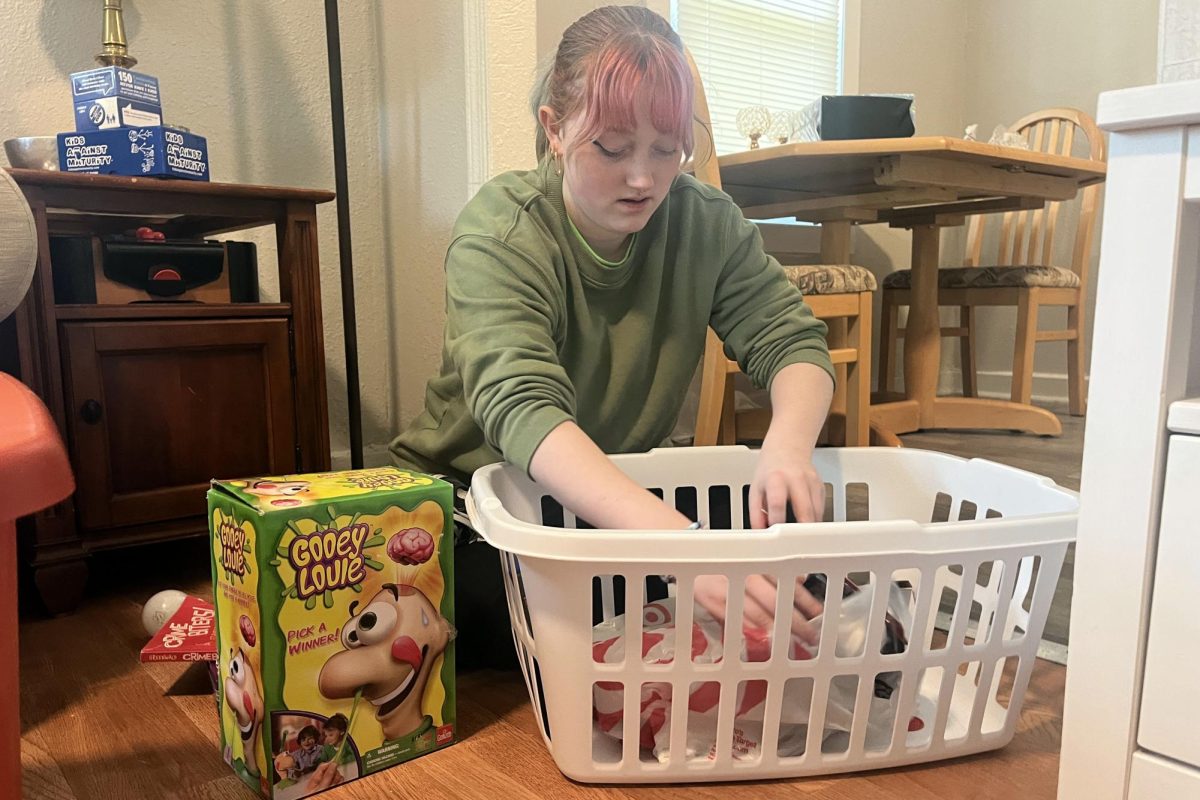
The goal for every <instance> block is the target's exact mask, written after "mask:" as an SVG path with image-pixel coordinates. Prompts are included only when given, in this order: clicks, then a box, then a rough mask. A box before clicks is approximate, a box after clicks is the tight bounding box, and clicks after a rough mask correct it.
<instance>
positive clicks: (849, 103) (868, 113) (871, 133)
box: [817, 95, 916, 140]
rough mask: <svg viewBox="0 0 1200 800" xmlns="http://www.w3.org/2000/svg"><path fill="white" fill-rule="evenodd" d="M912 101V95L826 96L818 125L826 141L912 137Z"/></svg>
mask: <svg viewBox="0 0 1200 800" xmlns="http://www.w3.org/2000/svg"><path fill="white" fill-rule="evenodd" d="M912 103H913V101H912V98H909V97H883V96H876V95H824V96H823V97H822V98H821V116H820V118H819V121H818V123H817V128H818V130H819V131H820V135H821V138H822V139H823V140H830V139H897V138H902V137H905V136H912V135H913V134H914V133H916V126H915V125H914V124H913V113H912Z"/></svg>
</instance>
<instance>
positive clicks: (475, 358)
mask: <svg viewBox="0 0 1200 800" xmlns="http://www.w3.org/2000/svg"><path fill="white" fill-rule="evenodd" d="M446 309H447V310H446V333H445V344H444V347H443V350H442V367H441V373H440V374H439V375H438V376H437V377H436V378H434V379H432V380H431V381H429V384H428V386H427V388H426V392H425V410H424V411H423V412H422V413H421V415H420V416H418V417H417V418H416V420H414V421H413V423H412V425H411V426H410V427H409V428H408V429H407V430H406V431H404V432H403V433H402V434H400V436H398V437H397V438H396V439H395V441H393V442H392V445H391V452H392V455H393V457H394V459H395V460H396V461H397V462H398V463H400V464H402V465H405V466H411V467H415V468H416V469H419V470H424V471H427V472H438V473H446V474H449V475H452V476H454V477H456V478H458V479H459V480H461V481H463V482H464V483H466V482H469V481H470V476H471V474H472V473H473V472H474V471H475V470H476V469H478V468H480V467H482V466H485V465H487V464H491V463H494V462H497V461H501V460H507V461H509V462H510V463H512V464H515V465H517V466H519V467H521V468H522V469H523V470H525V471H526V472H528V471H529V462H530V460H531V459H532V458H533V454H534V451H536V450H537V448H538V446H539V445H540V444H541V442H542V440H543V439H544V438H545V437H546V435H547V434H549V433H550V431H551V430H553V429H554V428H555V427H557V426H558V425H560V424H561V423H563V422H564V421H566V420H574V421H575V423H576V424H578V425H579V427H580V428H582V429H583V431H584V432H585V433H586V434H587V435H588V436H590V437H591V438H592V440H593V441H595V442H596V444H597V445H599V447H600V449H601V450H603V451H604V452H606V453H628V452H640V451H645V450H649V449H650V448H652V447H656V446H658V445H659V444H660V443H662V442H663V440H664V439H665V438H666V437H667V435H668V434H669V433H670V432H671V429H672V428H673V427H674V425H675V421H676V418H677V417H678V415H679V409H680V406H681V404H682V403H683V399H684V395H685V394H686V392H687V389H688V385H689V384H690V383H691V380H692V375H693V374H694V373H695V370H696V366H697V364H698V363H699V361H700V357H701V355H702V354H703V352H704V343H705V335H706V329H707V327H708V326H709V325H711V326H712V327H713V329H714V330H715V331H716V332H717V333H718V334H719V335H720V337H721V340H722V341H723V342H724V343H725V352H726V354H727V355H728V356H729V357H730V358H733V359H736V360H737V362H738V364H739V365H740V366H741V368H742V371H743V372H745V373H746V374H747V375H748V376H750V378H751V380H752V381H753V382H754V384H755V385H756V386H758V387H760V388H767V387H769V386H770V382H771V379H772V378H773V377H774V376H775V374H776V373H777V372H779V370H780V369H782V368H783V367H785V366H787V365H789V364H794V363H798V362H807V363H811V364H816V365H819V366H821V367H823V368H824V369H825V370H827V371H828V372H829V373H830V375H831V376H832V374H833V367H832V365H831V364H830V361H829V351H828V349H827V348H826V345H825V325H824V323H822V322H821V321H820V320H818V319H816V318H814V317H813V316H812V312H811V311H810V310H809V308H808V306H807V305H805V304H804V302H803V301H802V300H801V298H800V293H799V292H798V291H797V290H796V289H795V288H794V287H793V286H792V285H791V284H790V283H788V281H787V278H786V277H785V276H784V273H783V269H782V268H781V267H780V266H779V263H778V262H777V261H776V260H775V259H774V258H772V257H770V256H768V255H767V254H766V253H764V252H763V246H762V239H761V237H760V235H759V233H758V230H757V228H756V227H755V226H754V224H753V223H751V222H749V221H747V220H746V219H745V218H744V217H743V216H742V214H741V211H740V210H739V209H738V207H737V206H736V205H734V203H733V201H731V200H730V199H729V197H728V196H727V195H725V194H723V193H722V192H720V191H718V190H716V189H713V188H712V187H709V186H707V185H705V184H702V183H700V182H698V181H697V180H696V179H694V178H693V177H691V176H690V175H684V174H681V175H680V176H679V177H678V178H676V179H675V182H674V184H673V185H672V187H671V190H670V191H669V192H668V193H667V197H666V199H664V200H663V203H662V205H661V206H660V207H659V208H658V210H657V211H655V213H654V215H653V216H652V217H651V218H650V221H649V223H648V224H647V225H646V227H645V228H644V229H643V230H642V231H641V232H639V233H638V234H637V235H636V237H635V239H634V241H633V243H632V246H631V247H630V248H629V251H628V252H627V253H626V255H625V258H624V259H623V260H622V261H621V262H620V263H616V264H614V263H612V262H608V261H604V260H602V259H600V258H598V257H597V256H596V254H595V253H593V252H592V250H591V248H589V247H588V246H587V244H586V242H584V241H583V239H582V237H580V236H579V234H578V232H577V231H576V230H575V229H574V226H573V225H572V224H571V222H570V221H569V219H568V218H567V213H566V209H565V207H564V205H563V196H562V178H561V177H560V176H557V175H555V173H554V170H553V169H551V168H550V162H549V161H548V160H547V161H544V162H543V163H542V164H541V165H540V166H539V167H538V168H537V169H535V170H530V171H528V172H509V173H505V174H503V175H500V176H498V177H496V178H494V179H492V180H491V181H489V182H488V183H487V184H486V185H485V186H484V187H483V188H482V189H480V191H479V193H478V194H477V195H476V196H475V198H474V199H473V200H471V202H470V203H469V204H468V205H467V207H466V208H465V209H464V210H463V212H462V214H461V215H460V216H459V218H458V222H457V223H456V225H455V228H454V234H453V240H452V241H451V244H450V247H449V249H448V251H447V253H446Z"/></svg>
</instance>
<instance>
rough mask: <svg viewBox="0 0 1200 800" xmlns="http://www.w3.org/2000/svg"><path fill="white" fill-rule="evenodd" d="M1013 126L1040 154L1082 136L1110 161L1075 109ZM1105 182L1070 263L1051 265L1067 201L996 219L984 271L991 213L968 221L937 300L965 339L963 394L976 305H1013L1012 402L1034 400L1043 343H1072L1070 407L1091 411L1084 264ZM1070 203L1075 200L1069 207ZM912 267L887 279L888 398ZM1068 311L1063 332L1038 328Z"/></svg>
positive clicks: (1084, 195) (968, 384) (970, 387)
mask: <svg viewBox="0 0 1200 800" xmlns="http://www.w3.org/2000/svg"><path fill="white" fill-rule="evenodd" d="M1012 130H1014V131H1017V132H1019V133H1022V134H1025V136H1026V138H1027V139H1028V141H1029V145H1030V147H1031V148H1033V149H1034V150H1037V151H1040V152H1044V153H1056V154H1059V155H1070V154H1071V148H1072V147H1073V146H1074V144H1075V139H1076V137H1077V136H1082V137H1083V141H1084V143H1085V144H1086V145H1087V148H1088V155H1089V157H1090V158H1092V159H1093V160H1096V161H1104V159H1105V151H1104V139H1103V137H1102V135H1101V133H1100V129H1099V128H1098V127H1097V126H1096V123H1095V122H1094V121H1093V120H1092V118H1091V117H1089V116H1088V115H1087V114H1084V113H1083V112H1082V111H1079V110H1077V109H1074V108H1048V109H1046V110H1044V111H1037V112H1035V113H1033V114H1030V115H1029V116H1026V117H1023V118H1021V119H1019V120H1017V122H1016V124H1014V125H1013V126H1012ZM1099 195H1100V186H1099V184H1095V185H1092V186H1088V187H1086V188H1085V189H1084V190H1083V191H1082V192H1080V194H1079V197H1078V207H1079V218H1078V222H1077V223H1076V225H1075V230H1074V243H1073V245H1072V249H1071V261H1070V266H1069V267H1062V266H1056V265H1055V264H1054V253H1055V248H1054V244H1055V242H1056V241H1060V240H1059V239H1058V238H1056V237H1058V236H1062V235H1066V234H1065V233H1064V231H1063V228H1064V227H1065V226H1059V225H1058V219H1059V213H1060V208H1061V206H1062V205H1063V202H1052V203H1049V204H1048V205H1047V206H1046V207H1045V208H1039V209H1035V210H1028V211H1010V212H1008V213H1006V214H1004V216H1003V218H1002V220H1001V222H1000V238H999V250H998V252H997V254H996V258H995V260H994V261H992V263H994V264H996V265H998V266H989V267H981V266H979V265H980V264H981V263H982V261H981V259H982V251H983V239H984V229H985V219H986V218H985V217H984V216H981V215H977V216H974V217H972V219H971V222H970V226H969V228H968V229H967V255H966V258H965V259H964V261H963V266H962V267H955V268H951V269H942V270H939V271H938V304H939V305H942V306H957V307H958V309H959V324H958V325H957V326H956V327H946V328H942V336H949V337H955V338H958V339H960V340H961V358H962V374H963V394H964V395H966V396H968V397H974V396H976V394H977V393H978V384H977V379H976V372H975V369H976V363H975V342H976V336H975V314H974V309H975V307H976V306H1016V307H1017V335H1016V343H1015V346H1014V348H1013V379H1012V401H1013V402H1014V403H1026V404H1028V403H1029V402H1030V399H1031V395H1032V393H1033V351H1034V345H1036V344H1038V343H1040V342H1063V341H1065V342H1066V343H1067V391H1068V396H1069V410H1070V413H1071V414H1072V415H1073V416H1080V415H1082V414H1083V413H1084V410H1085V409H1086V406H1087V389H1086V387H1085V385H1084V375H1083V373H1084V349H1083V345H1084V302H1085V300H1086V298H1087V288H1088V268H1089V265H1090V261H1091V252H1092V234H1093V229H1094V228H1095V225H1096V207H1097V205H1098V202H1099ZM1064 202H1069V203H1074V202H1076V201H1075V200H1071V201H1064ZM911 288H912V271H911V270H900V271H898V272H893V273H892V274H891V275H888V276H887V277H886V278H884V280H883V307H882V313H881V319H880V329H881V335H882V339H883V341H882V342H881V347H880V352H879V375H880V378H879V388H880V390H881V393H882V394H883V395H885V396H891V395H894V394H895V387H894V379H895V376H894V375H893V372H894V367H893V364H895V363H896V341H897V340H898V339H899V338H901V337H902V336H903V335H904V329H903V328H901V327H900V326H899V320H898V313H897V312H898V308H899V307H900V306H906V305H908V304H909V298H910V294H909V293H910V290H911ZM1042 306H1066V307H1067V327H1066V329H1064V330H1046V331H1039V330H1038V309H1039V308H1041V307H1042Z"/></svg>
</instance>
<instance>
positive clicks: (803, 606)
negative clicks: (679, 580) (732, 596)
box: [694, 575, 822, 645]
mask: <svg viewBox="0 0 1200 800" xmlns="http://www.w3.org/2000/svg"><path fill="white" fill-rule="evenodd" d="M777 588H778V587H777V581H776V579H775V578H774V577H773V576H771V575H751V576H750V577H749V578H748V579H747V580H746V586H745V592H746V594H745V598H744V600H743V603H742V627H743V628H762V629H766V630H771V626H772V624H773V623H774V622H775V592H776V590H777ZM694 591H695V597H696V604H697V605H699V606H700V607H701V608H703V609H704V610H705V611H707V612H708V613H709V614H710V615H711V616H712V617H713V619H715V620H717V621H718V622H720V623H721V624H722V625H724V624H725V611H726V603H727V602H728V581H727V579H726V578H725V577H724V576H723V575H701V576H700V577H699V578H697V579H696V584H695V587H694ZM784 591H787V587H784ZM821 611H822V605H821V602H820V601H819V600H817V599H816V598H815V597H813V596H812V595H811V594H809V592H808V590H807V589H805V588H804V586H803V584H802V583H801V582H797V583H796V585H795V588H794V591H793V592H792V636H795V637H798V638H799V639H801V640H803V641H805V642H807V643H808V644H810V645H815V644H817V642H818V640H819V639H820V638H821V633H820V631H818V630H817V629H816V627H815V626H813V624H812V623H811V622H809V620H810V619H812V618H813V617H816V616H820V614H821Z"/></svg>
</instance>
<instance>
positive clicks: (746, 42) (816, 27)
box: [671, 0, 845, 153]
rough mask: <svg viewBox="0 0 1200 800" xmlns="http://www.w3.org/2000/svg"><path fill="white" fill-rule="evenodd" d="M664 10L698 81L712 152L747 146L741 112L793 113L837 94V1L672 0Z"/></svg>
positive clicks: (840, 19) (840, 12) (840, 14)
mask: <svg viewBox="0 0 1200 800" xmlns="http://www.w3.org/2000/svg"><path fill="white" fill-rule="evenodd" d="M671 8H672V17H673V19H672V21H673V23H674V25H675V29H676V30H677V31H679V35H680V36H681V37H683V41H684V44H686V45H687V47H688V49H689V50H691V52H692V57H693V58H695V60H696V66H697V67H698V68H699V70H700V77H701V78H702V79H703V80H704V91H705V95H706V97H707V99H708V107H709V113H710V115H711V116H712V123H713V133H714V137H715V139H716V148H717V152H718V153H730V152H736V151H739V150H745V149H747V148H748V147H749V146H750V143H749V140H748V139H747V138H746V137H744V136H742V135H741V134H740V133H738V129H737V113H738V111H740V110H741V109H743V108H746V107H747V106H766V107H767V108H768V109H770V110H771V111H772V112H776V111H796V110H799V109H800V108H802V107H804V106H805V105H807V104H808V103H809V102H811V101H812V100H815V99H816V98H818V97H820V96H821V95H823V94H837V93H838V92H840V91H841V86H842V62H843V30H844V14H845V11H844V7H843V2H842V0H673V2H672V6H671ZM763 142H764V144H765V143H766V140H765V139H764V140H763Z"/></svg>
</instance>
